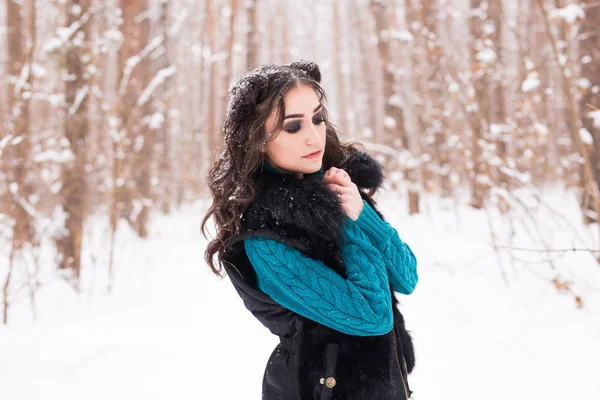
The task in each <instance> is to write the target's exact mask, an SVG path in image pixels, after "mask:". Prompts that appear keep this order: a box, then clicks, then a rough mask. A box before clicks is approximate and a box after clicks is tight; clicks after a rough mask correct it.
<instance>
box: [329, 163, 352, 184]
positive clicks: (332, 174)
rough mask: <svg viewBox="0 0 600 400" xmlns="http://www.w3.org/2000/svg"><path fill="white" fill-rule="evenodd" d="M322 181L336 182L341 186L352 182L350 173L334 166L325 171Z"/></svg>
mask: <svg viewBox="0 0 600 400" xmlns="http://www.w3.org/2000/svg"><path fill="white" fill-rule="evenodd" d="M323 181H324V182H326V183H336V184H338V185H342V186H346V185H348V184H350V183H351V182H352V181H351V180H350V175H348V173H347V172H346V171H344V170H343V169H340V168H335V167H332V168H330V169H329V170H327V172H325V175H324V177H323Z"/></svg>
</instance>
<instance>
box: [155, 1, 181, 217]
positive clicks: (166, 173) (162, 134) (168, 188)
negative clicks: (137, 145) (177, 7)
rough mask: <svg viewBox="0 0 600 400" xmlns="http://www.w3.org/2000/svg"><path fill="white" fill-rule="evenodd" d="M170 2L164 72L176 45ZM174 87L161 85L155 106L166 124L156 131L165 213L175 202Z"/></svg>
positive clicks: (163, 22)
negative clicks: (173, 152)
mask: <svg viewBox="0 0 600 400" xmlns="http://www.w3.org/2000/svg"><path fill="white" fill-rule="evenodd" d="M169 11H170V9H169V1H168V0H163V1H162V2H161V5H160V20H159V31H160V35H161V36H162V38H163V46H164V53H163V55H162V56H161V58H160V60H157V69H158V70H162V69H164V68H169V67H170V66H171V51H172V47H173V46H175V44H174V43H170V40H169V38H170V36H169V30H168V28H169V26H170V21H169ZM171 86H174V87H175V90H173V89H166V88H165V85H160V88H157V90H156V97H155V100H154V104H155V107H156V110H157V112H158V113H159V114H160V115H163V116H164V122H163V123H162V124H161V126H160V127H159V128H157V129H156V142H157V143H156V144H157V146H156V147H157V149H160V154H159V157H160V161H159V166H160V167H159V175H160V176H159V181H160V187H161V189H162V190H161V194H160V197H161V198H160V207H161V210H162V212H163V213H165V214H169V213H170V212H171V203H172V202H173V189H174V183H173V181H172V174H173V167H172V161H171V152H172V149H171V146H172V141H171V119H172V116H171V108H172V101H171V100H172V93H173V92H176V91H177V89H176V87H177V82H176V81H174V82H173V84H170V85H169V86H168V87H171Z"/></svg>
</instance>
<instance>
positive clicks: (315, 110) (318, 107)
mask: <svg viewBox="0 0 600 400" xmlns="http://www.w3.org/2000/svg"><path fill="white" fill-rule="evenodd" d="M322 106H323V104H319V105H318V106H317V108H315V109H314V110H313V114H314V113H316V112H317V111H319V109H320V108H321V107H322ZM303 117H304V114H290V115H286V116H285V117H283V119H288V118H303Z"/></svg>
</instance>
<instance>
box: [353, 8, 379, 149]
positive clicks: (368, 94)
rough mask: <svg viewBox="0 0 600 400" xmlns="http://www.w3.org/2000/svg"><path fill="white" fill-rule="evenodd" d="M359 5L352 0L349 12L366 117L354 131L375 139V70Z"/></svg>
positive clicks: (363, 110)
mask: <svg viewBox="0 0 600 400" xmlns="http://www.w3.org/2000/svg"><path fill="white" fill-rule="evenodd" d="M361 11H362V10H361V4H360V2H359V1H358V0H354V2H353V3H352V7H351V10H350V13H351V20H352V25H353V26H354V31H355V32H356V36H357V37H356V40H357V46H356V47H357V48H356V51H357V52H358V54H357V57H356V58H358V60H359V65H360V67H359V68H358V70H359V72H360V74H359V75H358V78H357V79H356V82H360V85H361V86H362V88H363V91H362V93H361V95H363V96H364V98H363V101H362V102H361V103H362V104H361V106H362V107H361V109H362V112H361V115H364V116H366V117H365V119H366V121H363V123H364V125H360V126H359V125H357V127H356V131H357V132H361V133H362V134H365V133H366V132H369V134H370V135H371V136H372V137H373V138H376V136H377V131H378V123H377V113H376V110H375V107H376V102H375V90H374V88H375V82H374V81H375V77H374V75H375V68H374V66H373V60H372V59H371V57H369V53H370V48H369V44H368V41H367V38H366V35H365V34H364V32H367V31H368V29H369V26H368V25H367V23H366V21H365V14H366V13H363V12H361ZM352 71H353V72H356V71H355V69H354V68H353V69H352ZM357 121H358V122H359V123H360V122H361V118H358V119H357Z"/></svg>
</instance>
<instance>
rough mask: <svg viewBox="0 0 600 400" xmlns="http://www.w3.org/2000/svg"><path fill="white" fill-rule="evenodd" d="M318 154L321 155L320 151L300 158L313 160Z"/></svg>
mask: <svg viewBox="0 0 600 400" xmlns="http://www.w3.org/2000/svg"><path fill="white" fill-rule="evenodd" d="M320 154H321V150H317V151H315V152H313V153H310V154H307V155H305V156H303V157H302V158H314V157H317V156H318V155H320Z"/></svg>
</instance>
